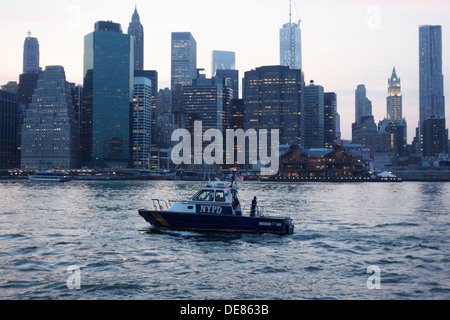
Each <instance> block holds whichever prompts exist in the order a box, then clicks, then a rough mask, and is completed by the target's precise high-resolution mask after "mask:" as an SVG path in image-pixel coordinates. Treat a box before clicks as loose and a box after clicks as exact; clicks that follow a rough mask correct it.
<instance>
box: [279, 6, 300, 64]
mask: <svg viewBox="0 0 450 320" xmlns="http://www.w3.org/2000/svg"><path fill="white" fill-rule="evenodd" d="M289 5H290V3H289ZM291 16H292V15H291V8H290V7H289V23H286V24H284V25H283V28H281V29H280V65H282V66H286V67H290V68H291V69H302V31H301V29H300V20H299V21H298V23H294V22H292V19H291Z"/></svg>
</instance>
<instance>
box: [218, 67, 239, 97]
mask: <svg viewBox="0 0 450 320" xmlns="http://www.w3.org/2000/svg"><path fill="white" fill-rule="evenodd" d="M216 77H217V78H225V79H228V80H229V81H230V85H231V89H233V99H239V70H226V69H218V70H216Z"/></svg>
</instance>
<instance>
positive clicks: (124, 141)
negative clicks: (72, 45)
mask: <svg viewBox="0 0 450 320" xmlns="http://www.w3.org/2000/svg"><path fill="white" fill-rule="evenodd" d="M133 42H134V37H132V36H130V35H128V34H124V33H122V28H121V26H120V24H117V23H113V22H111V21H99V22H97V23H96V24H95V31H94V32H92V33H90V34H88V35H86V36H85V38H84V85H83V88H84V103H83V108H82V116H81V119H82V124H81V125H82V131H83V132H82V137H83V138H82V140H83V141H82V144H83V146H82V150H83V165H85V166H89V167H94V168H112V169H116V168H126V167H128V166H129V165H130V164H131V148H130V146H131V144H130V133H131V130H130V112H131V101H132V92H133V70H134V66H133V62H134V54H133V51H134V43H133Z"/></svg>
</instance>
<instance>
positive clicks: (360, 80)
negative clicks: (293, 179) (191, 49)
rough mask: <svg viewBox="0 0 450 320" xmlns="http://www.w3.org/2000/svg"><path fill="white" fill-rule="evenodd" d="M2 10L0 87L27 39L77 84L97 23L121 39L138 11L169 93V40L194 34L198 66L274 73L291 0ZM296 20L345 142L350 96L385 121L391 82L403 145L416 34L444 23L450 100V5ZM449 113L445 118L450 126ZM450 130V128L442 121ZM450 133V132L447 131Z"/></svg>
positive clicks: (27, 2) (327, 9)
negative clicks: (115, 26) (229, 57)
mask: <svg viewBox="0 0 450 320" xmlns="http://www.w3.org/2000/svg"><path fill="white" fill-rule="evenodd" d="M3 2H4V3H2V9H1V11H0V30H2V32H1V33H0V43H1V47H0V48H1V50H0V58H1V59H0V85H3V84H6V83H7V82H8V81H18V79H19V75H20V74H21V73H22V61H23V58H22V54H23V42H24V40H25V38H26V36H27V33H28V31H31V34H32V36H33V37H37V38H38V40H39V44H40V65H41V67H43V68H45V66H48V65H62V66H63V67H64V68H65V71H66V76H67V80H68V81H70V82H75V83H77V84H82V83H83V51H84V36H85V35H87V34H89V33H91V32H93V30H94V24H95V22H97V21H100V20H112V21H114V22H116V23H120V24H121V25H122V29H123V31H124V32H127V29H128V24H129V22H130V21H131V16H132V14H133V12H134V7H135V5H136V6H137V9H138V12H139V14H140V18H141V23H142V25H143V26H144V32H145V52H144V55H145V65H144V68H145V69H146V70H157V71H158V75H159V88H160V89H161V88H165V87H170V40H171V33H172V32H191V33H192V35H193V36H194V38H195V39H196V41H197V67H198V68H204V69H205V70H206V72H207V75H210V73H211V54H212V51H213V50H224V51H235V52H236V69H238V70H239V72H240V77H241V78H242V77H243V76H244V73H245V72H246V71H250V70H252V69H255V68H257V67H261V66H266V65H279V63H280V62H279V61H280V60H279V59H280V57H279V56H280V53H279V30H280V28H281V27H282V25H283V24H284V23H286V22H288V20H289V0H171V1H160V0H158V1H157V0H89V1H87V0H76V1H75V0H32V1H31V0H15V1H3ZM292 3H293V5H292V19H293V20H294V21H297V20H299V19H300V20H301V29H302V56H303V57H302V60H303V71H304V73H305V81H306V82H307V83H309V81H310V80H314V82H315V83H316V84H318V85H322V86H324V88H325V91H326V92H336V93H337V96H338V112H339V114H340V115H341V132H342V138H343V139H351V124H352V123H353V122H354V120H355V89H356V87H357V86H358V85H359V84H365V85H366V88H367V96H368V98H369V99H370V100H371V101H372V109H373V114H374V118H375V121H376V122H377V123H378V121H380V120H382V119H383V118H384V117H385V115H386V95H387V85H388V82H387V81H388V78H389V77H390V76H391V73H392V69H393V67H394V66H395V68H396V70H397V74H398V76H399V77H400V78H401V82H402V93H403V116H404V117H405V118H406V121H407V123H408V142H409V143H410V142H411V141H412V139H413V137H414V134H415V128H416V127H417V123H418V121H419V90H418V89H419V26H420V25H428V24H430V25H441V26H442V32H443V73H444V87H445V95H446V97H449V96H450V86H449V85H448V84H449V83H448V82H447V81H446V79H447V78H446V77H447V76H449V77H450V19H449V17H450V1H448V0H428V1H423V0H395V1H393V0H372V1H366V0H347V1H340V0H316V1H306V0H292ZM449 109H450V108H446V118H447V119H449V118H450V116H449V114H450V113H449ZM447 124H449V121H448V120H447ZM447 127H448V125H447Z"/></svg>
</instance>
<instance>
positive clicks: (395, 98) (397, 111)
mask: <svg viewBox="0 0 450 320" xmlns="http://www.w3.org/2000/svg"><path fill="white" fill-rule="evenodd" d="M388 84H389V87H388V96H387V98H386V99H387V114H386V118H387V119H388V120H391V121H400V120H402V118H403V117H402V89H401V84H400V78H399V77H398V76H397V72H396V71H395V67H394V70H392V76H391V78H390V79H389V80H388Z"/></svg>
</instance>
